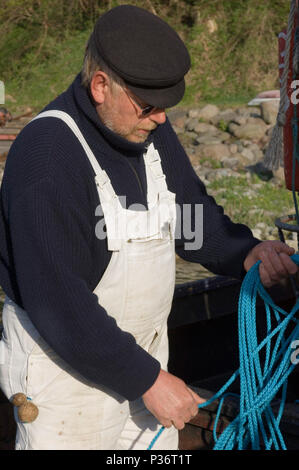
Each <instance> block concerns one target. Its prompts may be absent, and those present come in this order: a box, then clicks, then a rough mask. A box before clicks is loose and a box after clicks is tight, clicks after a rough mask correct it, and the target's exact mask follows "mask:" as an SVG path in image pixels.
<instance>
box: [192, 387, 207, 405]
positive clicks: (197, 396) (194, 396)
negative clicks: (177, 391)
mask: <svg viewBox="0 0 299 470" xmlns="http://www.w3.org/2000/svg"><path fill="white" fill-rule="evenodd" d="M188 390H189V391H190V392H191V395H192V396H193V398H194V401H195V402H196V403H197V404H198V405H200V404H201V403H204V402H205V401H207V400H206V399H205V398H202V397H200V396H199V395H197V393H195V392H194V391H193V390H192V388H188Z"/></svg>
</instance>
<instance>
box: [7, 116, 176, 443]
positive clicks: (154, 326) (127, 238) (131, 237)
mask: <svg viewBox="0 0 299 470" xmlns="http://www.w3.org/2000/svg"><path fill="white" fill-rule="evenodd" d="M43 117H54V118H60V119H62V120H63V121H64V122H65V123H66V124H67V125H68V126H69V127H70V129H71V130H72V131H73V132H74V133H75V135H76V136H77V138H78V139H79V141H80V143H81V144H82V146H83V148H84V150H85V152H86V155H87V157H88V159H89V161H90V164H91V165H92V167H93V170H94V173H95V184H96V185H97V190H98V194H99V199H100V203H101V206H100V207H101V209H102V215H104V220H105V224H106V232H107V233H106V237H107V244H108V249H109V250H111V251H112V256H111V260H110V262H109V265H108V267H107V269H106V271H105V272H104V275H103V277H102V278H101V280H100V282H99V284H98V285H97V286H96V288H95V290H94V293H95V294H96V295H97V297H98V301H99V304H100V305H101V306H103V307H104V308H105V309H106V311H107V313H108V314H109V315H110V316H112V317H114V318H115V320H116V322H117V324H118V326H119V327H120V328H121V329H123V330H124V331H128V332H130V333H131V334H132V335H133V336H134V337H135V339H136V341H137V343H138V344H139V345H140V346H141V347H142V348H144V349H145V350H146V351H148V352H149V354H151V355H152V356H153V357H155V358H156V359H157V360H159V362H160V364H161V368H162V369H164V370H167V361H168V338H167V317H168V315H169V312H170V309H171V303H172V298H173V291H174V286H175V249H174V233H175V221H176V209H175V195H174V194H173V193H171V192H170V191H168V189H167V185H166V179H165V175H164V174H163V171H162V167H161V162H160V157H159V153H158V152H157V151H156V150H155V148H154V146H153V144H150V146H149V148H148V149H147V152H146V153H145V154H144V156H143V158H144V162H145V169H146V178H147V187H148V193H147V199H148V210H131V209H130V208H129V209H125V208H124V207H123V206H122V204H121V201H120V198H119V197H118V196H117V195H116V194H115V191H114V189H113V186H112V184H111V182H110V179H109V177H108V175H107V174H106V172H105V171H104V170H102V169H101V167H100V165H99V163H98V161H97V160H96V158H95V156H94V155H93V153H92V151H91V149H90V147H89V146H88V144H87V142H86V140H85V139H84V137H83V135H82V133H81V131H80V130H79V128H78V127H77V125H76V123H75V122H74V121H73V119H72V118H71V117H70V116H69V115H68V114H66V113H64V112H62V111H46V112H43V113H41V114H40V115H38V116H37V117H36V118H35V119H40V118H43ZM97 231H98V232H100V230H99V227H97ZM96 233H97V232H96ZM99 235H100V236H101V233H97V236H99ZM82 314H83V312H82ZM3 326H4V331H3V337H2V341H0V386H1V388H2V390H3V392H4V393H5V394H6V396H7V397H8V398H9V399H11V397H12V396H13V395H14V394H15V393H18V392H22V393H24V394H25V395H26V396H27V397H29V398H30V399H31V400H32V401H33V403H34V404H36V405H37V407H38V409H39V414H38V417H37V418H36V420H35V421H33V422H32V423H21V422H20V421H19V419H18V416H17V412H16V408H15V419H16V421H17V436H16V449H45V450H47V449H50V450H51V449H98V450H100V449H103V450H105V449H106V450H110V449H116V450H117V449H120V450H128V449H136V450H137V449H138V450H144V449H146V448H147V447H148V445H149V444H150V442H151V440H152V439H153V437H154V436H155V435H156V433H157V431H158V430H159V429H160V426H161V425H160V424H159V423H158V421H157V420H156V418H155V417H154V416H153V415H152V414H151V413H150V412H149V411H148V410H147V409H146V408H145V406H144V404H143V400H142V399H141V398H140V399H137V400H135V401H131V402H129V401H127V400H125V399H124V398H123V397H122V396H120V395H118V394H117V393H115V392H113V391H111V390H110V389H108V388H106V387H102V386H97V385H96V384H94V383H92V382H89V381H88V380H86V379H85V378H84V377H83V376H82V375H80V374H79V373H78V372H76V371H75V370H74V369H73V368H71V367H70V366H69V365H68V364H67V363H66V362H65V361H63V360H62V359H61V358H60V357H59V356H58V355H57V354H56V353H55V352H54V351H53V350H52V349H51V348H50V347H49V346H48V345H47V344H46V343H45V341H44V340H43V339H42V338H41V337H40V335H39V333H38V331H37V330H36V328H35V327H34V326H33V324H32V322H31V321H30V319H29V316H28V315H27V313H26V312H25V311H24V310H23V309H21V308H20V307H19V306H17V305H16V304H15V303H14V302H13V301H12V300H11V299H9V298H6V300H5V304H4V308H3ZM155 449H166V450H168V449H170V450H171V449H178V432H177V430H176V429H175V428H174V427H172V428H170V429H165V431H164V432H163V433H162V435H161V436H160V438H159V439H158V440H157V442H156V444H155Z"/></svg>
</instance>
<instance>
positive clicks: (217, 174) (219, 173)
mask: <svg viewBox="0 0 299 470" xmlns="http://www.w3.org/2000/svg"><path fill="white" fill-rule="evenodd" d="M225 177H235V178H238V177H239V174H238V172H237V171H234V170H232V169H231V168H219V169H217V170H213V171H210V172H209V173H208V174H207V175H206V179H207V180H208V181H215V180H219V179H221V178H225Z"/></svg>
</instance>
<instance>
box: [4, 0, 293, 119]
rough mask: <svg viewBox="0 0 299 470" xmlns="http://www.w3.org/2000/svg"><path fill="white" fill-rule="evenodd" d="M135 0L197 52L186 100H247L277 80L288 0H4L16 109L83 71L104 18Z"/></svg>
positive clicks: (9, 82) (9, 87) (9, 91)
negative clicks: (279, 37)
mask: <svg viewBox="0 0 299 470" xmlns="http://www.w3.org/2000/svg"><path fill="white" fill-rule="evenodd" d="M124 3H127V4H128V3H129V4H132V5H138V6H141V7H143V8H145V9H147V10H149V11H152V12H153V13H156V14H157V15H159V16H161V17H162V18H163V19H165V20H166V21H167V22H168V23H170V24H171V25H172V26H173V27H174V28H175V29H176V30H177V31H178V33H179V34H180V35H181V37H182V38H183V39H184V41H185V42H186V44H187V46H188V48H189V50H190V53H191V57H192V70H191V72H190V73H189V74H188V77H187V83H188V91H187V93H186V95H185V98H184V101H183V104H186V105H188V104H190V105H191V104H192V105H197V104H198V103H202V102H216V103H218V104H221V103H223V104H227V103H232V104H233V103H236V104H239V103H242V102H246V101H247V100H248V98H250V97H252V96H253V95H254V94H255V93H256V92H258V91H262V90H264V89H272V88H277V87H278V71H277V70H278V69H277V57H278V54H277V34H278V33H279V32H280V31H281V30H282V29H283V28H284V27H285V26H286V24H287V20H288V14H289V7H290V1H289V0H262V1H261V0H142V1H141V0H135V1H130V0H126V1H121V0H68V1H67V0H1V8H0V37H1V43H0V79H1V80H3V81H4V82H5V87H6V96H7V104H8V105H9V107H10V109H12V110H13V109H14V108H17V107H22V106H26V105H27V106H28V105H30V106H32V107H33V108H40V107H41V106H43V105H44V104H46V103H47V102H48V101H50V100H51V99H53V98H55V96H56V95H57V94H59V93H60V92H61V91H63V90H64V89H65V88H66V87H67V86H68V84H69V83H70V82H71V81H72V79H73V78H74V76H75V75H76V74H77V73H78V72H79V70H80V68H81V65H82V57H83V54H84V48H85V44H86V41H87V39H88V36H89V34H90V32H91V31H92V25H93V23H94V22H95V20H96V19H97V17H98V16H99V15H100V14H101V13H102V12H104V11H107V10H108V9H109V8H111V7H113V6H116V5H120V4H124Z"/></svg>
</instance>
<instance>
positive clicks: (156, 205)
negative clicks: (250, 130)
mask: <svg viewBox="0 0 299 470" xmlns="http://www.w3.org/2000/svg"><path fill="white" fill-rule="evenodd" d="M189 67H190V58H189V54H188V52H187V50H186V48H185V46H184V44H183V43H182V41H181V39H180V38H179V36H178V35H177V34H176V33H175V32H174V31H173V30H172V29H171V28H170V27H169V26H168V25H167V24H166V23H165V22H163V21H162V20H160V19H159V18H158V17H156V16H154V15H153V14H151V13H149V12H147V11H146V10H143V9H140V8H136V7H133V6H128V5H125V6H120V7H116V8H114V9H112V10H110V11H108V12H107V13H105V14H104V15H103V16H101V17H100V18H99V20H98V21H97V23H96V25H95V28H94V31H93V33H92V35H91V37H90V39H89V42H88V45H87V50H86V55H85V60H84V66H83V70H82V72H81V74H79V75H78V76H77V77H76V78H75V80H74V82H73V83H72V84H71V86H70V87H69V88H68V89H67V90H66V91H65V92H64V93H62V94H61V95H60V96H59V97H58V98H57V99H55V100H54V101H53V102H52V103H50V104H49V105H48V106H47V107H46V108H45V110H44V111H43V112H42V113H41V114H39V115H38V116H37V118H35V119H34V120H33V121H31V122H30V123H29V124H28V125H27V126H26V127H25V129H24V130H23V131H22V132H21V133H20V135H19V136H18V138H17V139H16V141H15V142H14V144H13V146H12V148H11V151H10V153H9V155H8V158H7V163H6V168H5V174H4V178H3V183H2V193H1V194H2V204H1V211H2V213H1V225H0V227H1V238H0V243H1V245H0V253H1V263H0V283H1V285H2V287H3V289H4V291H5V293H6V295H7V297H6V302H5V305H4V309H3V325H4V333H3V340H2V341H1V342H0V345H1V346H0V348H1V349H0V385H1V388H2V389H3V391H4V392H5V394H6V396H7V397H8V398H9V399H12V397H13V396H14V395H15V394H17V393H23V394H24V395H26V397H27V399H28V400H30V401H31V403H34V404H35V406H36V407H37V408H38V416H37V418H36V419H35V420H34V421H32V422H22V419H21V418H20V416H19V417H18V418H16V419H17V437H16V448H17V449H146V448H147V446H148V445H149V443H150V442H151V440H152V438H153V437H154V436H155V434H156V432H157V430H158V429H159V426H160V424H163V425H164V426H165V427H166V428H167V429H166V430H165V432H164V433H162V435H161V437H160V439H158V441H157V444H156V448H157V449H177V448H178V430H179V429H182V428H183V427H184V424H185V423H186V422H188V421H189V420H190V418H192V417H193V416H194V415H195V414H196V413H197V409H198V403H201V402H202V401H203V400H202V399H201V398H200V397H199V396H198V395H196V394H195V393H194V392H193V391H192V390H191V389H190V388H189V387H188V386H187V385H186V384H185V383H184V382H183V381H182V380H180V379H179V378H177V377H175V376H173V375H171V374H170V373H168V372H167V358H168V345H167V317H168V314H169V311H170V308H171V302H172V296H173V290H174V282H175V253H177V254H178V255H179V256H181V257H182V258H184V259H185V260H188V261H191V262H196V263H201V264H202V265H203V266H205V267H207V268H208V269H209V270H211V271H212V272H214V273H219V274H225V275H230V276H234V277H236V278H240V279H242V277H243V276H244V274H245V272H246V270H248V269H249V268H250V267H251V266H252V265H253V264H254V263H255V262H256V261H257V260H259V259H260V260H262V263H261V267H260V274H261V277H262V280H263V282H264V284H265V286H270V285H272V284H273V283H275V282H278V281H279V280H281V279H283V278H285V277H287V276H288V275H289V274H290V273H291V274H293V273H295V272H296V271H297V266H296V265H295V264H294V263H293V262H292V260H291V258H290V255H291V254H292V253H293V250H292V249H291V248H289V247H288V246H286V245H284V244H283V243H280V242H275V241H273V242H260V241H259V240H257V239H255V238H254V237H253V236H252V233H251V231H250V230H249V229H248V228H247V227H245V226H244V225H240V224H234V223H233V222H232V221H231V220H230V219H229V218H228V217H227V216H225V215H224V213H223V209H222V208H221V207H219V206H217V205H216V203H215V201H214V200H213V198H211V197H209V196H208V195H207V192H206V190H205V187H204V185H203V184H202V182H201V181H200V180H199V179H198V177H197V176H196V174H195V172H194V171H193V169H192V166H191V164H190V162H189V160H188V157H187V155H186V153H185V152H184V150H183V148H182V146H181V145H180V143H179V141H178V139H177V137H176V135H175V133H174V131H173V130H172V127H171V125H170V123H169V121H168V119H167V117H166V115H165V108H168V107H171V106H174V105H175V104H177V103H178V102H179V101H180V100H181V98H182V97H183V94H184V88H185V84H184V76H185V74H186V73H187V72H188V70H189ZM186 205H188V207H190V208H191V209H192V210H191V212H189V214H190V220H189V222H190V228H191V229H192V230H193V233H194V239H195V238H196V237H197V235H198V234H197V231H198V230H199V229H198V227H199V225H198V220H196V219H197V215H198V212H197V211H196V207H197V206H198V205H202V207H203V216H202V222H203V223H202V224H201V225H200V230H202V231H203V234H202V235H203V236H202V239H203V243H202V244H200V246H197V247H196V243H195V244H193V246H192V243H190V240H188V243H187V240H186V238H187V237H185V236H184V230H183V231H182V230H178V227H179V228H180V227H183V225H184V220H183V219H184V212H183V211H181V215H182V217H177V215H178V212H179V209H183V208H184V206H186ZM103 222H104V223H105V229H104V225H103ZM178 234H179V235H180V236H178ZM190 245H191V246H190Z"/></svg>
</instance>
